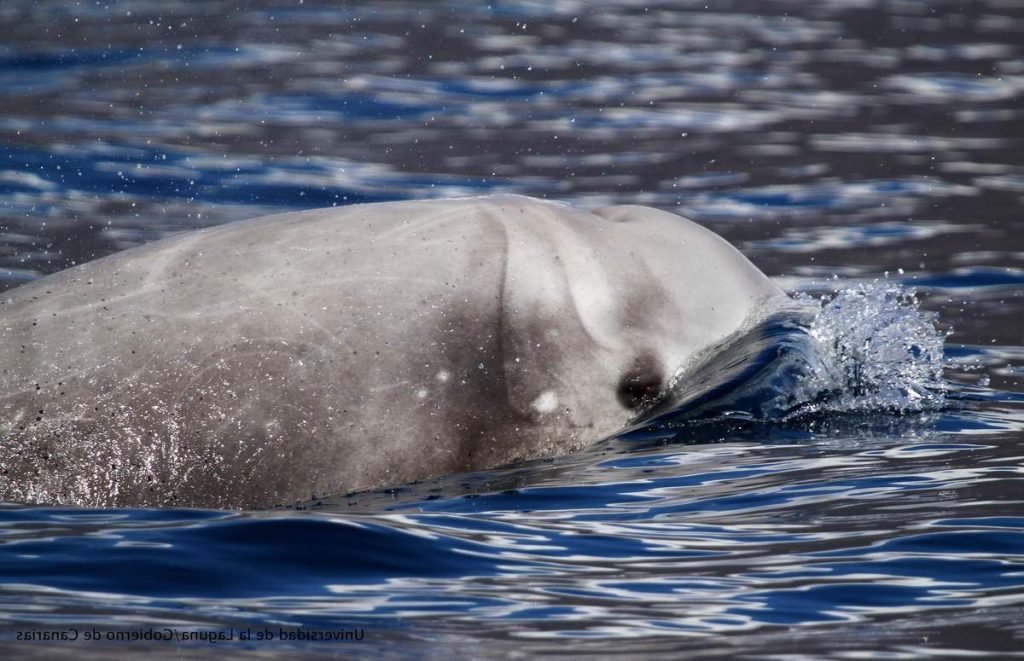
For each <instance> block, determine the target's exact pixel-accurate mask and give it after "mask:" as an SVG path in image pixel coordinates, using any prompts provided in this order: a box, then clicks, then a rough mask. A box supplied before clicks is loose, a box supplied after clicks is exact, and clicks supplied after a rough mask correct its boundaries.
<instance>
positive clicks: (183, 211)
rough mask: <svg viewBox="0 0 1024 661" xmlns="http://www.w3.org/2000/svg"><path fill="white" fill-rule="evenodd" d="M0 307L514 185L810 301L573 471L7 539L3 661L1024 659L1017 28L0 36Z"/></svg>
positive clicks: (334, 9) (733, 14)
mask: <svg viewBox="0 0 1024 661" xmlns="http://www.w3.org/2000/svg"><path fill="white" fill-rule="evenodd" d="M0 28H2V29H0V99H2V100H0V288H2V289H6V288H10V287H14V286H17V285H18V284H21V283H24V282H28V281H31V280H33V279H35V278H37V277H39V276H41V275H43V274H46V273H50V272H53V271H56V270H60V269H62V268H66V267H67V266H69V265H72V264H75V263H80V262H82V261H86V260H89V259H93V258H96V257H99V256H102V255H105V254H109V253H112V252H115V251H117V250H122V249H124V248H127V247H130V246H133V245H138V244H140V243H143V242H146V241H150V240H153V239H157V238H159V237H162V236H166V235H169V234H171V233H175V232H180V231H185V230H188V229H193V228H198V227H204V226H208V225H213V224H218V223H223V222H227V221H230V220H235V219H240V218H245V217H251V216H255V215H259V214H262V213H268V212H274V211H280V210H286V209H300V208H311V207H319V206H327V205H332V204H349V203H355V202H368V201H380V200H392V199H413V198H427V197H443V196H451V195H471V194H486V193H491V192H516V193H524V194H530V195H536V196H539V197H546V198H550V199H559V200H565V201H571V202H574V203H577V204H580V205H583V206H590V207H597V206H603V205H607V204H622V203H640V204H647V205H651V206H655V207H658V208H663V209H668V210H672V211H675V212H677V213H681V214H684V215H687V216H689V217H691V218H693V219H695V220H697V221H699V222H701V223H703V224H705V225H707V226H708V227H710V228H712V229H713V230H715V231H716V232H718V233H720V234H722V235H723V236H725V237H726V238H727V239H729V240H730V241H732V242H733V243H734V244H735V245H737V246H738V247H740V248H741V250H743V252H744V253H745V254H746V255H748V256H749V257H750V258H751V259H752V260H753V261H754V262H755V263H756V264H757V265H758V266H759V267H760V268H761V269H762V270H764V271H765V272H766V273H768V274H769V275H770V276H772V277H773V278H774V279H775V280H776V281H777V282H779V283H780V284H781V285H782V286H783V287H785V288H786V289H788V290H789V291H791V292H793V293H794V294H795V295H796V296H797V297H798V298H799V299H800V301H801V304H800V306H801V307H800V312H799V313H796V312H794V314H793V315H792V316H790V317H787V318H782V319H774V320H770V321H769V322H768V323H766V324H765V325H764V326H763V327H761V328H759V329H756V332H753V333H751V334H750V335H749V336H747V337H745V338H743V339H742V340H741V341H739V342H737V343H734V344H733V345H731V346H728V347H723V348H722V351H721V353H720V354H719V356H718V357H717V358H716V359H715V360H714V361H712V362H711V363H709V364H707V365H705V366H704V368H703V371H702V373H701V374H702V377H701V378H702V381H701V384H703V385H708V384H711V385H713V386H714V387H713V388H712V389H711V390H712V392H713V394H714V396H713V397H707V396H701V395H700V393H699V392H698V390H697V389H696V388H695V387H693V385H692V384H686V383H680V384H677V388H676V389H675V390H674V391H673V398H672V400H671V402H669V403H667V404H666V406H665V407H664V409H663V410H659V411H656V412H655V416H654V419H653V420H650V421H647V422H646V423H645V424H642V425H638V426H636V427H635V428H632V429H630V430H627V431H626V432H625V433H623V434H622V435H620V436H618V437H616V438H612V439H608V440H607V441H605V442H603V443H601V444H599V445H597V446H595V447H593V448H590V449H588V450H586V451H584V452H581V453H578V454H575V455H572V456H567V457H556V458H551V459H548V460H543V461H536V462H531V463H527V464H523V465H517V466H511V467H507V468H502V469H498V470H493V471H488V472H485V473H478V474H472V475H454V476H449V477H446V478H443V479H439V480H436V481H432V482H427V483H421V484H415V485H408V486H403V487H399V488H396V489H392V490H387V491H382V492H375V493H368V494H355V495H348V496H345V495H339V496H337V497H336V498H331V499H326V500H323V501H320V502H316V503H310V504H309V505H308V506H306V507H303V508H292V509H278V510H267V511H245V512H238V511H210V510H170V509H164V510H144V509H120V510H99V509H80V508H72V507H47V506H38V505H25V504H19V503H6V504H2V505H0V651H2V652H3V653H4V655H5V656H11V657H19V658H21V657H29V658H32V657H40V658H51V657H52V656H54V655H65V656H77V657H84V658H92V657H96V658H107V657H109V656H110V655H111V654H116V653H131V654H143V653H144V654H147V655H150V656H153V657H154V658H163V657H174V658H180V657H192V656H205V655H212V654H217V655H219V656H223V657H226V658H234V657H249V656H253V657H255V656H282V655H287V656H346V657H347V656H354V657H360V656H366V657H383V658H409V657H416V658H419V657H435V656H436V657H450V656H452V655H459V656H461V657H469V658H505V657H533V656H543V655H552V656H553V655H563V654H567V653H571V654H580V655H582V654H594V655H610V654H617V653H621V654H631V655H635V656H644V657H647V656H664V657H673V658H675V657H678V656H682V655H685V656H694V657H699V656H742V657H749V658H780V657H783V656H792V657H800V656H806V657H814V658H819V657H832V658H861V657H864V656H871V657H875V658H920V657H928V656H935V657H942V658H948V657H953V656H967V655H970V654H974V653H984V652H988V653H998V654H1002V655H1008V654H1019V650H1020V649H1022V648H1024V480H1022V472H1024V470H1022V467H1024V463H1022V458H1024V451H1022V450H1021V448H1020V445H1021V441H1022V440H1024V433H1022V429H1024V383H1022V382H1024V238H1022V237H1024V158H1022V154H1024V144H1022V140H1024V104H1022V102H1021V97H1022V94H1024V49H1022V46H1021V45H1022V44H1024V6H1021V5H1020V4H1019V3H1017V2H1013V1H1012V0H973V1H971V2H959V1H957V2H953V1H943V0H935V1H929V2H919V1H916V0H888V1H886V0H877V1H875V0H827V1H823V2H813V3H811V2H803V1H800V2H798V1H796V0H793V1H787V0H777V1H774V2H770V3H768V2H752V1H751V2H743V1H739V0H737V1H734V2H730V1H725V0H724V1H722V2H713V3H709V2H687V1H685V0H684V1H678V0H677V1H673V2H638V1H632V0H611V1H609V2H603V3H586V2H579V1H574V0H547V1H545V2H534V1H532V0H519V1H507V2H492V3H484V2H373V3H369V2H366V3H326V2H323V3H321V2H314V1H312V0H289V1H287V2H285V1H281V2H261V1H254V2H247V3H233V2H226V1H225V2H205V3H193V2H184V1H180V2H175V1H173V0H171V1H166V0H161V1H157V0H148V1H147V0H140V1H123V2H103V1H101V2H94V1H92V0H90V1H85V0H83V1H82V2H47V1H41V2H28V1H21V0H10V1H8V2H5V3H3V4H2V5H0Z"/></svg>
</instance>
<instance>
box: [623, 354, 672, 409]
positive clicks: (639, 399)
mask: <svg viewBox="0 0 1024 661" xmlns="http://www.w3.org/2000/svg"><path fill="white" fill-rule="evenodd" d="M664 382H665V375H664V373H663V372H662V369H661V365H660V364H659V362H658V360H657V359H656V358H655V357H654V356H653V355H651V354H641V355H639V356H637V357H636V358H635V359H634V360H633V364H632V365H630V367H629V369H628V370H627V371H626V373H625V374H623V375H622V379H621V380H620V381H619V387H618V389H617V390H616V393H615V394H616V396H617V397H618V398H619V403H620V404H622V405H623V406H624V407H626V408H627V409H629V410H631V411H636V410H639V409H641V408H644V407H645V406H648V405H650V404H652V403H653V402H654V400H655V399H657V397H658V396H659V395H660V394H661V391H662V388H663V387H664Z"/></svg>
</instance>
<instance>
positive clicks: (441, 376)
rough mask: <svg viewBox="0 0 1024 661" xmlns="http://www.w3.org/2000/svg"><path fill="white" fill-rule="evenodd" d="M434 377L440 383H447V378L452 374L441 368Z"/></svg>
mask: <svg viewBox="0 0 1024 661" xmlns="http://www.w3.org/2000/svg"><path fill="white" fill-rule="evenodd" d="M435 378H436V379H437V380H438V381H440V382H441V383H448V379H450V378H452V375H451V372H449V371H448V370H441V371H440V372H438V373H437V376H436V377H435Z"/></svg>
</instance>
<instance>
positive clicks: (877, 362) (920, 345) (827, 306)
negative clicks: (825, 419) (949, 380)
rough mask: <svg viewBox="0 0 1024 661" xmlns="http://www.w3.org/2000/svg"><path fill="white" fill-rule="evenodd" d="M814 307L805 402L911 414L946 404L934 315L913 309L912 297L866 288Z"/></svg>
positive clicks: (888, 288) (893, 289) (884, 285)
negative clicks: (819, 400) (814, 313)
mask: <svg viewBox="0 0 1024 661" xmlns="http://www.w3.org/2000/svg"><path fill="white" fill-rule="evenodd" d="M804 300H807V299H806V298H805V299H804ZM819 304H820V306H821V309H820V311H819V312H818V313H817V315H816V316H815V317H814V320H813V321H812V322H811V324H810V327H809V328H808V330H807V334H808V337H809V338H810V339H811V348H812V349H813V354H812V355H810V356H808V358H809V360H808V368H809V369H808V374H807V377H808V378H807V380H806V382H805V383H804V384H803V389H804V393H803V394H804V396H805V397H807V398H808V401H813V400H814V399H822V398H823V397H824V401H822V402H821V404H823V408H824V409H825V410H830V411H875V410H890V411H898V412H917V411H925V410H935V409H940V408H942V407H943V406H944V405H945V404H946V394H947V389H948V388H947V384H946V381H945V380H944V379H943V370H944V368H945V366H946V363H945V358H944V354H943V345H944V343H945V339H946V333H945V332H943V331H941V330H939V329H938V327H937V321H938V318H937V315H936V314H935V313H933V312H928V311H925V310H921V309H920V305H919V303H918V300H917V297H916V295H915V293H914V291H913V290H908V289H904V288H902V287H900V286H898V285H896V284H893V283H889V282H876V283H869V284H863V285H858V286H855V287H851V288H848V289H844V290H842V291H840V292H838V293H836V294H834V295H833V296H832V297H831V298H826V299H823V300H821V301H819ZM819 406H820V405H819ZM812 408H814V407H812Z"/></svg>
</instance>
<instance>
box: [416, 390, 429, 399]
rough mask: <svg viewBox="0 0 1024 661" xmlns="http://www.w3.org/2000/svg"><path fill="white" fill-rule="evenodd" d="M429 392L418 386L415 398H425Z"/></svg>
mask: <svg viewBox="0 0 1024 661" xmlns="http://www.w3.org/2000/svg"><path fill="white" fill-rule="evenodd" d="M429 394H430V393H429V392H428V391H427V389H426V388H420V389H419V390H417V391H416V399H426V398H427V395H429Z"/></svg>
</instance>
